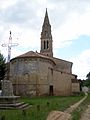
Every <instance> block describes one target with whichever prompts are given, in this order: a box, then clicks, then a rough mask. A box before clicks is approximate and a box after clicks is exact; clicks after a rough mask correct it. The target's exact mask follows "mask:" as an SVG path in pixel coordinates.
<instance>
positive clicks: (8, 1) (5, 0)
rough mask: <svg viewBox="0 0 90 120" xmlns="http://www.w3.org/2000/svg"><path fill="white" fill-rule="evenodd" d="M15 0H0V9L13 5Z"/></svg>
mask: <svg viewBox="0 0 90 120" xmlns="http://www.w3.org/2000/svg"><path fill="white" fill-rule="evenodd" d="M16 2H17V0H0V9H6V8H7V7H10V6H12V5H14V4H15V3H16Z"/></svg>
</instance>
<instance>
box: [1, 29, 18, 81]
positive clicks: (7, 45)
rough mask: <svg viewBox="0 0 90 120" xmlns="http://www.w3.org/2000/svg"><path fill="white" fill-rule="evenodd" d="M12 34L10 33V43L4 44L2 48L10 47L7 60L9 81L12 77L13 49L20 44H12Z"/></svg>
mask: <svg viewBox="0 0 90 120" xmlns="http://www.w3.org/2000/svg"><path fill="white" fill-rule="evenodd" d="M11 35H12V32H11V31H10V36H9V42H8V43H7V44H2V47H8V58H7V80H9V77H10V58H11V48H12V47H14V46H17V45H18V43H12V36H11Z"/></svg>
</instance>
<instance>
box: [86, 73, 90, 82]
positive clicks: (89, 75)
mask: <svg viewBox="0 0 90 120" xmlns="http://www.w3.org/2000/svg"><path fill="white" fill-rule="evenodd" d="M86 77H87V79H88V80H90V72H89V73H88V74H87V76H86Z"/></svg>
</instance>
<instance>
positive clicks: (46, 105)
mask: <svg viewBox="0 0 90 120" xmlns="http://www.w3.org/2000/svg"><path fill="white" fill-rule="evenodd" d="M81 98H82V96H69V97H60V96H48V97H35V98H22V99H21V101H24V102H26V103H29V104H30V105H32V107H31V108H30V109H28V110H26V111H22V110H0V120H1V117H3V119H2V120H46V118H47V115H48V114H49V112H50V111H52V110H61V111H64V110H65V109H66V108H68V107H69V106H70V105H72V104H74V103H75V102H77V101H79V100H80V99H81Z"/></svg>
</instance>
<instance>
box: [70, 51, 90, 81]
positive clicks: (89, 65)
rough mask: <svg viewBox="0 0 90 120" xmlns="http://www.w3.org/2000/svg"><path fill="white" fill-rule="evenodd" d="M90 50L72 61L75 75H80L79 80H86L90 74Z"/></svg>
mask: <svg viewBox="0 0 90 120" xmlns="http://www.w3.org/2000/svg"><path fill="white" fill-rule="evenodd" d="M89 55H90V49H87V50H85V51H83V52H82V53H81V54H79V55H77V56H75V57H74V58H72V59H71V61H72V62H73V73H74V74H77V75H78V78H80V79H85V78H86V75H87V74H88V73H89V72H90V56H89Z"/></svg>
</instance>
